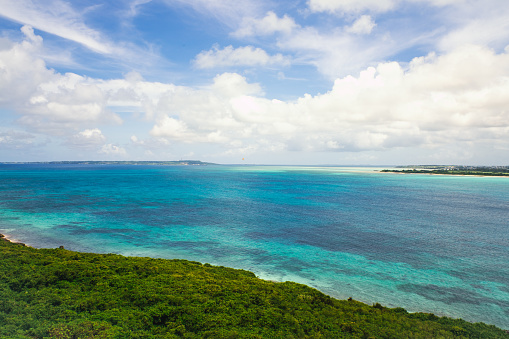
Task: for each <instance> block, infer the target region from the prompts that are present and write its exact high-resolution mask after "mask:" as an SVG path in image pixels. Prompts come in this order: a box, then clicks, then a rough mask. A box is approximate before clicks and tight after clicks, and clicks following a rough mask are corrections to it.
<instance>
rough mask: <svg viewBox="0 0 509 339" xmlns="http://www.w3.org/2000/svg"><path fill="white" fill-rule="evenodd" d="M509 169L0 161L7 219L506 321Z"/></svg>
mask: <svg viewBox="0 0 509 339" xmlns="http://www.w3.org/2000/svg"><path fill="white" fill-rule="evenodd" d="M508 228H509V179H508V178H493V177H460V176H430V175H399V174H388V173H377V172H375V171H374V169H372V168H368V169H353V168H335V167H320V168H319V167H276V166H175V167H167V166H120V165H35V164H30V165H0V233H4V234H7V235H9V236H10V237H12V238H14V239H17V240H20V241H23V242H25V243H27V244H29V245H31V246H34V247H58V246H60V245H63V246H65V248H67V249H72V250H77V251H89V252H99V253H120V254H124V255H133V256H150V257H161V258H184V259H189V260H196V261H200V262H203V263H205V262H208V263H211V264H215V265H223V266H230V267H235V268H243V269H248V270H251V271H253V272H255V274H256V275H258V276H259V277H261V278H264V279H271V280H276V281H286V280H291V281H296V282H300V283H304V284H307V285H310V286H312V287H315V288H317V289H319V290H321V291H323V292H325V293H327V294H329V295H332V296H334V297H337V298H343V299H344V298H348V297H353V298H354V299H357V300H360V301H364V302H367V303H370V304H371V303H376V302H379V303H381V304H382V305H385V306H389V307H396V306H401V307H404V308H406V309H407V310H409V311H414V312H415V311H424V312H433V313H435V314H437V315H446V316H451V317H455V318H463V319H465V320H469V321H474V322H477V321H482V322H485V323H488V324H494V325H497V326H500V327H502V328H506V329H509V250H508V248H507V246H508V244H509V232H508Z"/></svg>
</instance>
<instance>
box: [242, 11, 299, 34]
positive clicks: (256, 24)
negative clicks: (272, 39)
mask: <svg viewBox="0 0 509 339" xmlns="http://www.w3.org/2000/svg"><path fill="white" fill-rule="evenodd" d="M297 27H299V25H297V24H296V23H295V21H294V20H293V19H292V18H290V17H289V16H288V15H284V16H283V17H282V18H278V16H277V15H276V13H274V12H272V11H270V12H267V15H266V16H265V17H263V18H262V19H255V18H251V17H248V18H244V19H243V21H242V23H241V24H240V27H239V28H238V29H237V30H236V31H235V32H233V33H232V36H234V37H237V38H243V37H249V36H257V35H262V36H263V35H271V34H274V33H285V34H290V33H291V32H292V30H293V29H295V28H297Z"/></svg>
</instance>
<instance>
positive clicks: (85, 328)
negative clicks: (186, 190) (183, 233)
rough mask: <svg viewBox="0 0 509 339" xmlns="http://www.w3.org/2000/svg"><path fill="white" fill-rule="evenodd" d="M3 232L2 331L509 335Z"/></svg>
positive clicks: (233, 273)
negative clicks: (15, 238) (35, 243)
mask: <svg viewBox="0 0 509 339" xmlns="http://www.w3.org/2000/svg"><path fill="white" fill-rule="evenodd" d="M0 238H2V239H1V240H0V295H1V298H0V337H2V338H44V337H50V338H509V334H507V333H506V331H504V330H501V329H498V328H496V327H495V326H489V325H486V324H483V323H475V324H472V323H468V322H465V321H463V320H454V319H450V318H441V317H436V316H434V315H432V314H424V313H413V314H410V313H407V312H406V311H405V310H404V309H402V308H395V309H389V308H385V307H383V306H381V305H379V304H376V305H374V306H368V305H366V304H363V303H360V302H357V301H355V300H351V299H350V300H336V299H333V298H331V297H329V296H327V295H325V294H323V293H321V292H319V291H317V290H315V289H313V288H310V287H307V286H305V285H301V284H297V283H292V282H284V283H276V282H270V281H266V280H261V279H258V278H256V277H255V275H254V274H253V273H251V272H248V271H244V270H236V269H231V268H226V267H216V266H211V265H209V264H203V265H202V264H201V263H198V262H191V261H186V260H165V259H151V258H138V257H124V256H120V255H114V254H92V253H78V252H73V251H68V250H65V249H63V248H60V249H35V248H31V247H27V246H23V245H20V244H15V243H11V242H9V241H7V240H5V239H3V236H1V237H0Z"/></svg>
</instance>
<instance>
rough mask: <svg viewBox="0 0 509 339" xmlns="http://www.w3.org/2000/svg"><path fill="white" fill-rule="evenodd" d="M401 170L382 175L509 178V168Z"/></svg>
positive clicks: (421, 166) (389, 170)
mask: <svg viewBox="0 0 509 339" xmlns="http://www.w3.org/2000/svg"><path fill="white" fill-rule="evenodd" d="M396 168H401V169H383V170H381V171H380V172H381V173H402V174H434V175H459V176H480V177H509V166H435V165H420V166H403V167H396Z"/></svg>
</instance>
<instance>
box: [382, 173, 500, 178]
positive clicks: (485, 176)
mask: <svg viewBox="0 0 509 339" xmlns="http://www.w3.org/2000/svg"><path fill="white" fill-rule="evenodd" d="M378 173H381V174H400V175H405V174H414V175H415V174H423V175H443V176H448V177H478V178H509V175H482V174H454V173H424V172H415V173H414V172H402V171H378Z"/></svg>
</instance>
